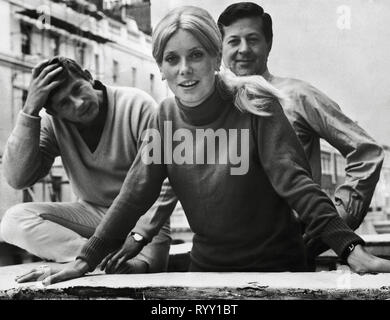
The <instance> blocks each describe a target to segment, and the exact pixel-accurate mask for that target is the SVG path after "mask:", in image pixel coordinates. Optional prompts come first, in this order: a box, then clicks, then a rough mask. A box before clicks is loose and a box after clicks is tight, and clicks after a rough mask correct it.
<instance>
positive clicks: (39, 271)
mask: <svg viewBox="0 0 390 320" xmlns="http://www.w3.org/2000/svg"><path fill="white" fill-rule="evenodd" d="M50 273H51V269H50V267H49V266H48V265H42V266H40V267H38V268H34V269H32V270H31V271H30V272H28V273H26V274H24V275H22V276H18V277H16V278H15V281H16V282H18V283H23V282H31V281H41V280H43V279H45V278H46V277H47V276H49V275H50Z"/></svg>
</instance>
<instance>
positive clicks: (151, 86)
mask: <svg viewBox="0 0 390 320" xmlns="http://www.w3.org/2000/svg"><path fill="white" fill-rule="evenodd" d="M150 94H152V95H153V94H154V74H153V73H151V74H150Z"/></svg>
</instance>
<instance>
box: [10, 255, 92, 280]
mask: <svg viewBox="0 0 390 320" xmlns="http://www.w3.org/2000/svg"><path fill="white" fill-rule="evenodd" d="M88 269H89V266H88V264H87V263H86V262H85V261H84V260H81V259H77V260H76V261H72V262H69V263H66V264H52V265H51V266H48V265H43V266H41V267H38V268H36V269H32V270H31V271H30V272H28V273H26V274H24V275H22V276H18V277H16V279H15V281H16V282H18V283H22V282H29V281H42V283H43V285H45V286H47V285H50V284H53V283H57V282H61V281H65V280H70V279H74V278H79V277H81V276H83V275H84V274H85V273H87V272H88Z"/></svg>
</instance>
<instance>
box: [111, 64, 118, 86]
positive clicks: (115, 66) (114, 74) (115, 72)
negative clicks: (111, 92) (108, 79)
mask: <svg viewBox="0 0 390 320" xmlns="http://www.w3.org/2000/svg"><path fill="white" fill-rule="evenodd" d="M118 76H119V63H118V61H116V60H112V80H113V81H114V83H116V82H117V80H118Z"/></svg>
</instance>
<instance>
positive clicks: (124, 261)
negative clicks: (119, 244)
mask: <svg viewBox="0 0 390 320" xmlns="http://www.w3.org/2000/svg"><path fill="white" fill-rule="evenodd" d="M126 261H127V256H126V255H124V256H122V257H121V258H119V259H118V261H117V263H116V264H115V266H114V273H118V270H119V269H120V268H121V266H123V265H124V264H125V263H126Z"/></svg>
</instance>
